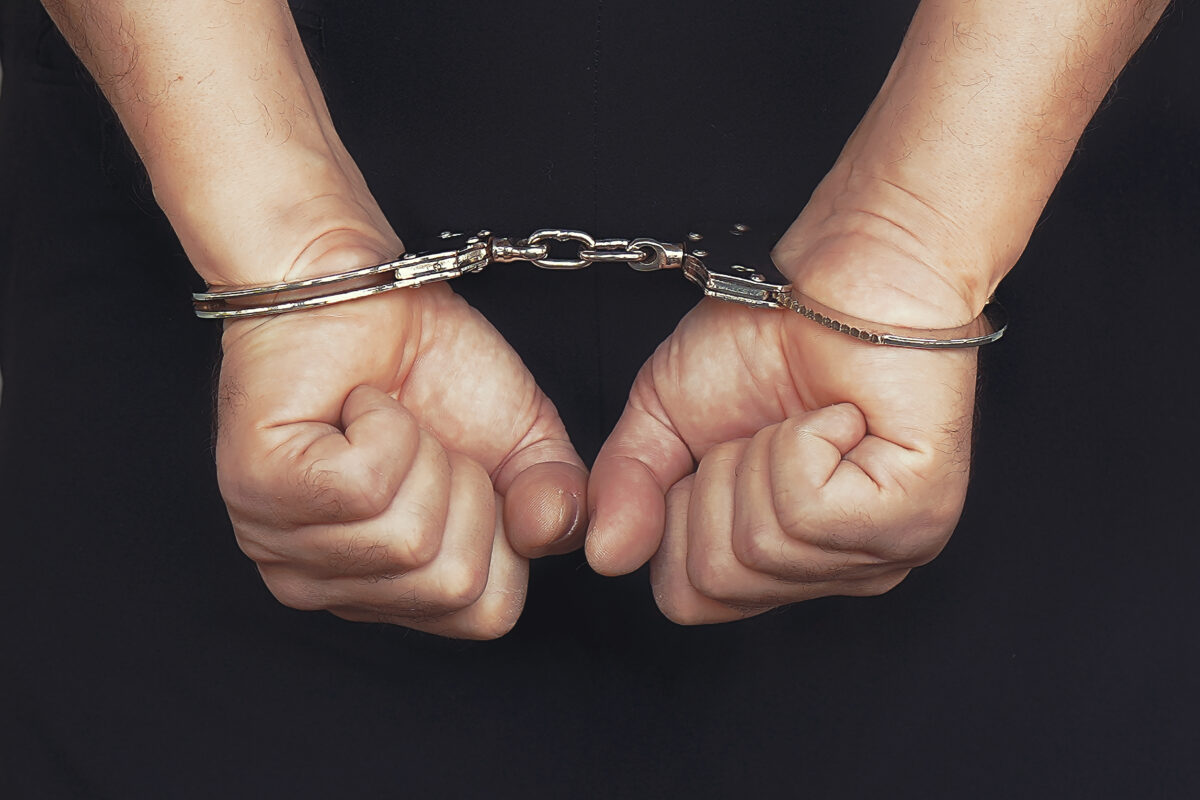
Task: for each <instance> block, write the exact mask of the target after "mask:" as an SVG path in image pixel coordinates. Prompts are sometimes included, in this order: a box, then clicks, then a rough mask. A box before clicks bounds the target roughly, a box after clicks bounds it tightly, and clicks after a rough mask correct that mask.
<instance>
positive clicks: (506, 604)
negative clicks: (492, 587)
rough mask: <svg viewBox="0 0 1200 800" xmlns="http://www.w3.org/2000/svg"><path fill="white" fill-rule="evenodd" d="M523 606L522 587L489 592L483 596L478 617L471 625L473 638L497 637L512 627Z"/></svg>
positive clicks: (518, 617) (523, 592)
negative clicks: (518, 589) (520, 588)
mask: <svg viewBox="0 0 1200 800" xmlns="http://www.w3.org/2000/svg"><path fill="white" fill-rule="evenodd" d="M524 608H525V591H524V590H523V589H522V590H520V591H517V590H505V591H497V592H489V593H488V594H487V595H485V597H484V598H483V601H482V608H481V609H480V611H481V613H480V615H479V619H478V621H477V622H476V623H475V624H474V625H473V626H472V629H471V634H472V636H473V638H477V639H487V640H490V639H499V638H500V637H501V636H504V635H505V634H507V633H508V632H509V631H511V630H512V629H513V627H514V626H515V625H516V624H517V620H518V619H520V617H521V611H522V609H524Z"/></svg>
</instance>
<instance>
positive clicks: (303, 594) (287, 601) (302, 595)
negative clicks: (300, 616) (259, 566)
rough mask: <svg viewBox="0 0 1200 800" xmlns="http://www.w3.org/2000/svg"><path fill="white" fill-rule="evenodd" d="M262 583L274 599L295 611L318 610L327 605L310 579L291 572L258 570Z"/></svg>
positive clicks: (322, 594) (321, 593)
mask: <svg viewBox="0 0 1200 800" xmlns="http://www.w3.org/2000/svg"><path fill="white" fill-rule="evenodd" d="M260 572H261V574H262V578H263V583H265V584H266V586H267V589H268V590H269V591H270V592H271V594H272V595H274V597H275V599H276V600H278V601H279V602H280V603H282V604H283V605H285V606H287V607H288V608H294V609H296V610H297V611H319V610H321V609H323V608H325V607H326V606H327V605H328V602H327V599H326V598H325V596H324V593H323V592H321V591H320V589H318V587H317V585H316V584H315V583H313V582H312V581H310V580H307V579H305V578H302V577H300V576H299V575H295V574H291V573H279V572H277V571H275V570H260Z"/></svg>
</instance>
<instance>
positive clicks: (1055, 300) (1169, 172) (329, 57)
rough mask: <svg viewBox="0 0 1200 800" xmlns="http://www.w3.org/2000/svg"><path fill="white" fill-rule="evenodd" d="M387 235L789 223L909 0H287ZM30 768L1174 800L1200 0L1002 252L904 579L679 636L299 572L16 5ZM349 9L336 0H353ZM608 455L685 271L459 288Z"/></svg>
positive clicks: (147, 244)
mask: <svg viewBox="0 0 1200 800" xmlns="http://www.w3.org/2000/svg"><path fill="white" fill-rule="evenodd" d="M293 5H294V6H297V7H298V8H299V19H300V22H301V24H302V29H303V34H304V36H305V39H306V42H307V43H308V44H309V46H310V48H311V51H312V55H313V57H314V60H315V61H316V63H317V67H318V73H319V75H320V76H321V78H322V83H323V85H324V86H325V89H326V92H327V94H328V97H329V102H330V106H331V108H332V110H333V113H334V116H335V119H336V120H337V121H338V124H339V128H340V130H341V131H342V134H343V137H344V139H345V140H346V142H347V145H348V146H349V148H350V150H351V152H352V153H354V154H355V156H356V158H357V159H358V161H359V164H360V166H361V167H362V169H363V171H364V173H365V174H366V176H367V179H368V181H369V182H370V184H371V185H372V187H373V189H374V190H375V191H376V194H377V196H378V197H379V199H380V201H381V203H382V205H383V207H384V210H385V211H386V212H387V213H388V215H389V217H390V218H391V220H392V221H393V224H394V225H395V226H396V227H397V229H398V230H399V232H400V233H401V235H402V236H404V237H405V238H409V239H417V238H421V237H423V236H427V235H429V234H431V233H434V232H436V231H438V230H441V229H442V228H445V227H467V228H469V227H479V226H487V227H490V228H492V229H493V230H497V231H502V232H506V233H507V232H511V233H514V234H519V233H526V232H528V231H530V230H532V229H533V228H536V227H542V226H547V225H553V226H560V227H572V226H578V227H584V228H586V229H588V230H590V231H592V232H593V233H595V234H597V235H600V236H610V235H622V236H627V235H643V234H644V235H651V236H656V237H660V238H670V237H672V236H678V235H680V234H681V233H682V232H684V231H685V230H686V229H687V227H688V226H689V224H690V222H691V221H693V220H698V219H704V220H714V219H741V220H748V221H759V222H762V223H765V224H769V225H779V226H782V225H783V224H786V223H787V222H788V221H790V219H791V218H792V217H794V216H795V214H796V213H797V212H798V211H799V209H800V208H801V207H802V206H803V204H804V202H805V200H806V199H807V196H808V193H809V192H810V191H811V190H812V188H813V186H814V185H815V184H816V183H817V181H818V180H819V179H820V178H821V176H822V175H823V174H824V172H825V170H827V169H828V167H829V166H830V165H831V164H832V162H833V159H834V158H835V157H836V155H837V152H838V150H839V148H840V146H841V144H842V142H844V141H845V137H846V136H847V135H848V134H849V132H850V130H851V129H852V128H853V126H854V124H855V123H856V121H857V119H858V118H859V116H860V115H861V114H862V112H863V110H864V109H865V108H866V105H867V103H869V101H870V99H871V97H872V96H873V94H874V92H875V90H876V89H877V87H878V85H879V83H880V81H881V80H882V78H883V75H884V74H885V72H886V70H887V67H888V65H889V64H890V61H891V59H892V57H893V55H894V53H895V50H896V47H897V46H898V44H899V42H900V38H901V37H902V35H903V31H904V27H905V24H906V22H907V19H908V18H909V17H910V16H911V12H912V9H913V7H914V5H915V4H914V3H911V2H908V3H905V2H882V1H879V2H865V1H864V2H847V3H836V4H834V3H822V4H816V3H791V4H782V3H761V4H760V3H734V2H728V3H715V2H714V3H705V4H701V5H698V6H696V7H695V8H689V9H688V10H687V11H686V12H685V11H683V10H681V6H680V5H679V4H667V3H637V2H614V1H613V0H606V1H605V2H602V3H596V4H584V3H580V4H574V5H568V6H567V7H565V8H564V7H563V4H554V3H548V2H547V3H536V2H527V3H521V4H518V5H517V7H509V5H508V4H484V3H477V4H453V5H452V6H451V7H449V8H445V7H444V8H439V9H437V10H436V11H434V10H431V9H425V8H417V7H416V6H417V5H418V4H393V3H371V4H366V3H363V4H349V3H325V4H323V3H317V2H305V3H294V4H293ZM0 8H2V9H3V14H4V17H3V20H4V28H3V35H4V39H3V48H4V49H3V56H4V91H3V94H2V95H0V357H2V361H0V369H2V371H3V374H4V377H5V386H4V398H3V404H2V405H0V499H2V505H0V537H2V538H0V541H3V551H2V554H0V565H2V567H3V573H4V574H3V575H2V576H0V592H2V594H0V608H3V612H2V613H3V617H0V623H2V625H3V631H4V641H5V644H4V648H3V655H2V656H0V660H2V663H3V665H4V666H3V669H4V672H3V673H2V674H0V678H2V679H3V686H2V688H0V704H2V705H0V714H2V715H3V716H2V717H0V729H2V730H3V736H4V739H3V740H0V763H2V764H3V770H2V772H0V786H8V787H11V789H10V790H9V791H8V793H7V794H6V796H18V797H46V796H80V797H212V796H233V797H241V796H246V797H249V796H267V797H275V796H292V797H308V796H350V795H356V794H362V793H365V792H377V793H378V792H382V793H384V794H385V795H387V796H392V795H397V796H398V795H401V794H405V795H412V796H473V795H495V796H517V795H530V796H581V797H592V796H597V797H599V796H604V797H607V796H621V795H625V796H683V795H688V796H771V797H874V796H892V797H1012V796H1017V795H1021V794H1023V795H1026V796H1034V797H1171V798H1175V797H1193V796H1197V793H1198V792H1200V774H1198V771H1200V770H1198V767H1197V752H1198V747H1200V736H1198V735H1197V723H1196V713H1197V709H1198V703H1197V701H1198V700H1200V692H1198V691H1197V688H1198V687H1197V677H1196V674H1195V672H1196V656H1197V645H1196V632H1197V623H1198V622H1200V613H1198V602H1200V597H1198V595H1200V591H1198V590H1197V579H1196V575H1195V565H1196V564H1197V563H1200V546H1198V545H1197V532H1198V528H1200V525H1198V524H1197V515H1196V511H1195V508H1196V495H1197V491H1196V478H1197V476H1198V469H1197V466H1196V461H1195V457H1194V456H1193V453H1194V452H1195V449H1196V448H1197V446H1198V445H1200V431H1198V426H1197V421H1196V405H1197V404H1196V400H1195V397H1196V394H1195V390H1196V383H1197V381H1196V378H1195V370H1196V366H1197V359H1196V355H1195V346H1196V345H1195V340H1196V334H1195V333H1194V331H1195V329H1196V323H1195V322H1194V320H1195V317H1196V308H1197V300H1196V298H1197V290H1198V289H1200V277H1198V274H1197V272H1198V270H1197V267H1198V266H1200V233H1198V226H1197V213H1198V212H1200V156H1198V155H1197V144H1198V143H1200V138H1198V134H1200V99H1198V98H1197V83H1198V82H1200V57H1198V56H1197V51H1198V50H1200V15H1198V13H1197V11H1198V9H1197V7H1196V6H1195V4H1191V3H1179V4H1176V5H1175V6H1174V7H1173V8H1172V10H1171V11H1170V12H1169V16H1168V17H1167V19H1166V20H1165V21H1164V22H1163V24H1162V25H1161V26H1160V28H1159V30H1158V31H1157V32H1156V34H1155V35H1154V36H1153V38H1152V41H1151V42H1150V44H1149V45H1148V46H1147V47H1146V48H1145V49H1144V51H1143V52H1142V53H1141V54H1139V55H1138V56H1137V57H1136V58H1135V60H1134V62H1133V64H1132V65H1131V66H1130V68H1129V69H1128V70H1127V72H1126V73H1125V74H1124V75H1123V76H1122V78H1121V79H1120V81H1119V83H1118V86H1117V87H1116V88H1115V89H1114V90H1113V92H1112V93H1111V95H1110V97H1109V99H1108V100H1107V101H1106V103H1105V107H1104V108H1103V109H1102V111H1101V112H1100V114H1099V115H1098V116H1097V118H1096V120H1095V121H1094V122H1093V124H1092V126H1091V128H1090V130H1089V131H1088V133H1087V134H1086V135H1085V137H1084V139H1083V141H1082V143H1081V145H1080V148H1079V152H1078V154H1077V156H1076V158H1075V160H1074V162H1073V163H1072V165H1071V166H1070V168H1069V169H1068V171H1067V174H1066V176H1065V178H1064V180H1063V182H1062V184H1061V185H1060V187H1059V189H1058V191H1057V192H1056V194H1055V195H1054V197H1053V198H1052V199H1051V201H1050V204H1049V206H1048V208H1047V211H1046V214H1045V215H1044V218H1043V221H1042V223H1041V224H1040V225H1039V227H1038V230H1037V231H1036V233H1035V235H1034V237H1033V240H1032V241H1031V242H1030V244H1029V247H1028V249H1027V251H1026V254H1025V256H1024V257H1023V258H1022V260H1021V263H1020V264H1019V265H1018V266H1017V268H1016V269H1015V270H1014V271H1013V273H1012V275H1011V276H1010V277H1009V278H1008V280H1007V281H1006V282H1005V284H1004V285H1003V287H1002V289H1001V298H1002V300H1003V301H1004V302H1005V304H1006V306H1007V307H1008V310H1009V313H1010V316H1011V329H1010V333H1009V334H1008V335H1007V336H1006V337H1005V338H1004V340H1003V341H1002V342H1001V343H1000V344H997V345H994V346H991V347H988V348H985V349H984V350H983V351H982V355H981V358H982V372H983V385H982V390H981V395H980V402H981V406H982V410H981V426H980V429H979V431H978V434H977V448H976V456H975V462H974V468H975V474H974V477H973V482H972V487H971V491H970V495H969V498H968V503H967V507H966V511H965V513H964V516H963V519H962V522H961V523H960V525H959V528H958V531H957V532H956V534H955V536H954V538H953V539H952V541H951V543H950V545H949V546H948V548H947V549H946V551H945V552H944V553H943V554H942V555H941V556H940V557H939V558H938V559H937V560H936V561H935V562H933V563H932V564H930V565H929V566H926V567H924V568H922V569H920V570H918V571H917V572H915V573H914V574H913V575H912V576H911V577H910V578H909V579H908V580H907V581H906V582H905V583H903V584H902V585H901V586H900V587H898V588H897V589H895V590H893V591H892V592H891V593H889V594H888V595H885V596H883V597H879V598H872V599H846V598H830V599H825V600H820V601H815V602H810V603H807V604H804V605H801V606H797V607H793V608H790V609H787V610H783V611H779V612H775V613H772V614H768V615H765V616H763V617H760V618H756V619H753V620H750V621H747V622H743V623H739V624H736V625H726V626H717V627H705V628H694V629H688V628H681V627H676V626H674V625H672V624H671V623H669V622H667V621H666V620H665V619H663V618H662V617H661V616H660V615H659V614H658V612H657V611H656V610H655V608H654V604H653V601H652V599H651V597H650V593H649V590H648V584H647V580H646V576H645V573H644V572H642V573H638V574H635V575H633V576H629V577H627V578H621V579H602V578H599V577H598V576H596V575H594V574H592V573H591V572H590V571H589V570H588V569H587V567H586V565H585V564H584V563H583V560H582V557H581V556H580V555H578V554H576V555H572V556H565V557H560V558H556V559H550V560H546V561H542V562H538V563H536V564H535V566H534V571H533V577H532V582H531V592H530V597H529V604H528V607H527V610H526V612H525V614H524V616H523V617H522V620H521V622H520V623H519V624H518V626H517V628H516V629H515V630H514V631H513V632H512V633H511V634H510V635H509V636H508V637H506V638H504V639H502V640H500V641H498V642H493V643H468V642H454V641H446V640H439V639H435V638H432V637H428V636H424V635H421V634H417V633H412V632H408V631H405V630H402V629H397V628H386V627H377V626H365V625H352V624H348V623H344V622H341V621H339V620H337V619H335V618H333V617H331V616H328V615H324V614H316V613H301V612H296V611H291V610H289V609H286V608H283V607H282V606H279V605H278V604H277V603H276V602H275V601H274V600H273V599H272V598H271V597H270V595H269V594H268V593H267V591H266V589H265V588H263V586H262V585H261V583H260V581H259V580H258V577H257V574H256V572H255V570H254V567H253V565H252V564H251V563H250V562H249V561H248V560H246V559H245V558H244V557H243V556H242V555H241V554H240V553H239V552H238V550H237V548H236V546H235V544H234V541H233V537H232V536H231V533H230V530H229V526H228V522H227V520H226V519H225V516H224V508H223V506H222V504H221V502H220V498H219V496H218V494H217V491H216V487H215V479H214V476H213V469H212V463H211V459H212V456H211V434H210V421H209V417H210V407H211V396H212V375H213V366H212V365H213V363H214V360H215V356H216V328H214V327H213V326H212V325H211V324H206V323H203V322H200V321H198V320H196V319H194V318H193V317H192V316H191V313H190V307H189V303H188V296H187V293H188V291H189V289H190V287H192V286H194V280H195V279H194V278H193V277H192V276H191V275H190V273H189V269H188V267H187V264H186V261H185V260H184V259H183V257H182V255H181V254H180V252H179V248H178V245H177V243H176V242H175V241H174V239H173V236H172V235H171V234H170V231H169V229H168V228H167V227H166V226H165V223H164V222H163V221H162V219H161V218H160V217H159V216H158V214H157V212H156V211H155V209H154V206H153V201H152V198H151V195H150V193H149V190H148V188H147V185H146V183H145V180H144V178H143V177H142V176H141V175H140V173H139V172H138V170H137V168H136V166H135V164H134V163H133V161H132V160H131V159H130V158H129V148H128V144H127V142H125V141H124V139H123V137H122V136H121V135H120V134H119V132H118V131H117V129H116V128H115V127H114V125H113V122H112V119H111V115H110V114H108V113H107V112H106V110H105V108H104V105H103V102H102V101H101V100H100V99H99V97H98V94H97V93H96V92H95V90H94V88H92V87H91V86H90V85H89V84H88V83H87V82H86V80H81V79H80V76H79V69H78V66H77V65H76V64H75V62H74V60H73V58H72V57H71V56H70V54H69V52H68V51H66V49H65V46H64V45H63V44H62V42H61V41H60V40H59V39H58V38H57V35H56V34H54V33H53V31H52V30H51V29H50V28H49V26H48V23H47V22H46V21H45V20H44V17H42V15H41V12H40V10H38V8H37V6H36V4H34V3H32V2H30V1H29V0H4V1H3V2H2V3H0ZM352 9H353V12H352V11H351V10H352ZM456 288H458V289H459V290H460V291H461V292H462V293H463V294H465V295H466V296H467V297H468V298H469V299H470V300H471V301H472V302H473V303H475V304H476V305H477V306H478V307H479V308H481V309H482V310H483V311H484V312H485V313H486V314H487V316H488V317H489V319H491V320H492V321H493V323H494V324H496V325H497V327H499V328H500V329H501V330H502V331H503V332H504V333H505V334H506V335H507V336H508V337H509V339H510V341H512V343H513V344H514V346H515V347H516V348H517V350H518V351H519V352H520V353H521V354H522V355H523V356H524V357H525V358H526V360H527V362H528V364H529V366H530V368H531V369H532V370H533V371H534V373H535V375H536V376H537V377H538V379H539V381H540V382H541V384H542V386H543V388H545V389H546V391H547V393H549V394H550V395H551V397H553V398H555V400H556V402H557V403H558V404H559V407H560V410H561V411H562V413H563V416H564V418H565V419H566V421H567V424H568V427H569V429H570V430H571V432H572V434H573V436H574V438H575V439H576V441H577V443H578V445H579V447H580V449H581V452H583V453H584V454H585V457H586V458H589V459H590V458H591V457H592V456H593V455H594V453H595V451H596V449H597V448H598V447H599V444H600V442H601V441H602V440H603V436H604V434H605V433H606V431H607V430H608V429H609V428H610V426H611V424H612V422H613V421H614V420H615V419H616V416H617V414H618V413H619V411H620V408H621V405H622V403H623V400H624V392H625V391H626V390H627V388H628V386H629V382H630V380H631V379H632V376H633V374H634V372H635V371H636V369H637V367H638V365H640V363H641V362H642V360H643V359H644V358H645V357H646V356H647V355H648V354H649V353H650V351H651V350H652V349H653V347H654V346H655V344H656V343H657V341H659V340H660V339H661V338H662V336H664V335H665V334H666V333H668V332H669V331H670V330H671V328H672V327H673V326H674V324H675V321H676V320H677V319H678V318H679V316H680V315H681V314H683V313H684V312H685V311H686V310H687V308H689V307H690V306H691V304H693V303H694V302H695V299H696V295H695V293H694V290H693V287H691V286H690V285H688V284H686V283H685V282H684V281H682V280H680V279H679V276H678V275H670V274H658V275H648V276H647V275H640V274H635V273H633V272H631V271H627V270H624V269H622V268H617V267H613V268H611V269H601V268H593V269H592V270H590V271H589V272H587V273H577V274H570V275H559V274H551V275H547V274H545V273H537V272H536V271H535V270H533V269H532V268H526V267H522V266H518V265H507V266H504V267H495V268H492V269H490V270H488V271H486V272H485V273H483V274H481V275H479V276H474V277H472V278H469V279H464V280H462V281H460V282H458V284H457V285H456Z"/></svg>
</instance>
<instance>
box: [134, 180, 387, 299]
mask: <svg viewBox="0 0 1200 800" xmlns="http://www.w3.org/2000/svg"><path fill="white" fill-rule="evenodd" d="M306 161H307V163H303V162H302V163H299V164H293V165H291V166H290V167H288V168H284V167H280V169H279V171H278V172H277V173H276V175H277V176H278V177H276V175H270V176H254V177H249V176H248V177H246V178H245V179H244V180H239V181H237V182H235V183H233V184H220V183H218V182H212V181H208V180H203V179H201V180H197V181H185V182H183V183H182V185H183V186H184V187H185V191H183V192H176V191H174V190H169V191H165V192H164V191H161V190H160V189H159V188H158V187H157V186H156V190H155V192H156V196H157V197H158V198H159V200H160V203H161V204H162V206H163V209H164V211H165V212H166V214H167V217H168V219H169V220H170V222H171V225H172V227H173V228H174V229H175V232H176V234H177V235H178V236H179V240H180V242H181V243H182V245H183V248H184V250H185V252H186V253H187V255H188V257H189V259H190V260H191V262H192V265H193V267H194V268H195V270H196V272H197V273H198V274H199V275H200V276H201V277H202V278H203V279H204V280H205V282H206V283H208V284H209V285H210V286H227V287H228V286H249V285H262V284H270V283H278V282H284V281H289V280H297V279H300V278H306V277H314V276H317V275H322V274H329V273H333V272H339V271H342V270H345V269H351V268H354V267H359V266H366V265H368V264H371V263H380V262H382V261H387V260H390V259H393V258H395V257H396V256H397V255H399V254H400V253H401V252H403V244H402V243H401V242H400V239H399V237H398V236H397V235H396V233H395V232H394V231H393V230H392V228H391V226H390V225H389V224H388V222H387V220H386V218H385V217H384V215H383V212H382V211H381V210H380V209H379V206H378V204H377V203H376V202H375V200H374V198H373V197H372V196H371V194H370V192H369V191H368V190H367V188H366V185H365V183H364V182H363V181H362V179H361V176H360V175H357V174H354V175H350V176H347V175H345V174H344V173H343V172H342V171H341V170H340V169H338V168H336V166H332V167H331V166H330V165H328V164H321V163H313V161H312V160H306ZM355 173H357V170H355ZM168 185H170V186H172V187H173V186H177V185H180V183H179V182H177V181H172V182H170V183H169V184H168Z"/></svg>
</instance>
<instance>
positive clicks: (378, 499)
mask: <svg viewBox="0 0 1200 800" xmlns="http://www.w3.org/2000/svg"><path fill="white" fill-rule="evenodd" d="M419 437H420V434H419V429H418V427H417V424H416V421H415V420H414V419H413V418H412V416H411V415H410V414H409V413H408V411H406V410H405V409H404V407H403V406H401V405H400V404H399V403H398V402H397V401H396V400H395V399H393V398H392V397H390V396H389V395H387V394H386V393H384V392H382V391H379V390H378V389H375V388H374V387H371V386H359V387H357V388H356V389H354V390H353V391H352V392H350V394H349V396H348V397H347V398H346V401H345V402H344V403H343V407H342V414H341V428H339V427H337V426H334V425H329V424H326V423H321V422H300V423H291V424H287V425H281V426H278V427H271V428H267V429H265V430H254V431H242V432H239V435H235V436H226V437H223V440H222V441H223V444H222V445H219V446H218V450H217V469H218V479H219V480H220V483H221V490H222V493H223V494H224V495H225V496H226V498H229V499H230V500H231V514H233V515H235V516H236V517H243V518H247V519H250V520H255V521H260V522H268V523H271V524H274V525H280V526H282V525H289V524H290V525H303V524H310V523H322V522H342V521H350V520H359V519H367V518H370V517H373V516H375V515H377V514H379V513H381V512H382V511H383V510H384V509H386V508H387V507H388V505H389V504H390V503H391V502H392V498H393V497H394V496H395V494H396V489H397V487H398V486H399V485H400V483H401V482H402V481H403V480H404V478H405V476H406V475H407V473H408V470H409V468H410V466H411V464H412V460H413V458H414V456H415V453H416V450H417V443H418V441H419ZM236 521H237V520H236V519H235V522H236Z"/></svg>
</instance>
